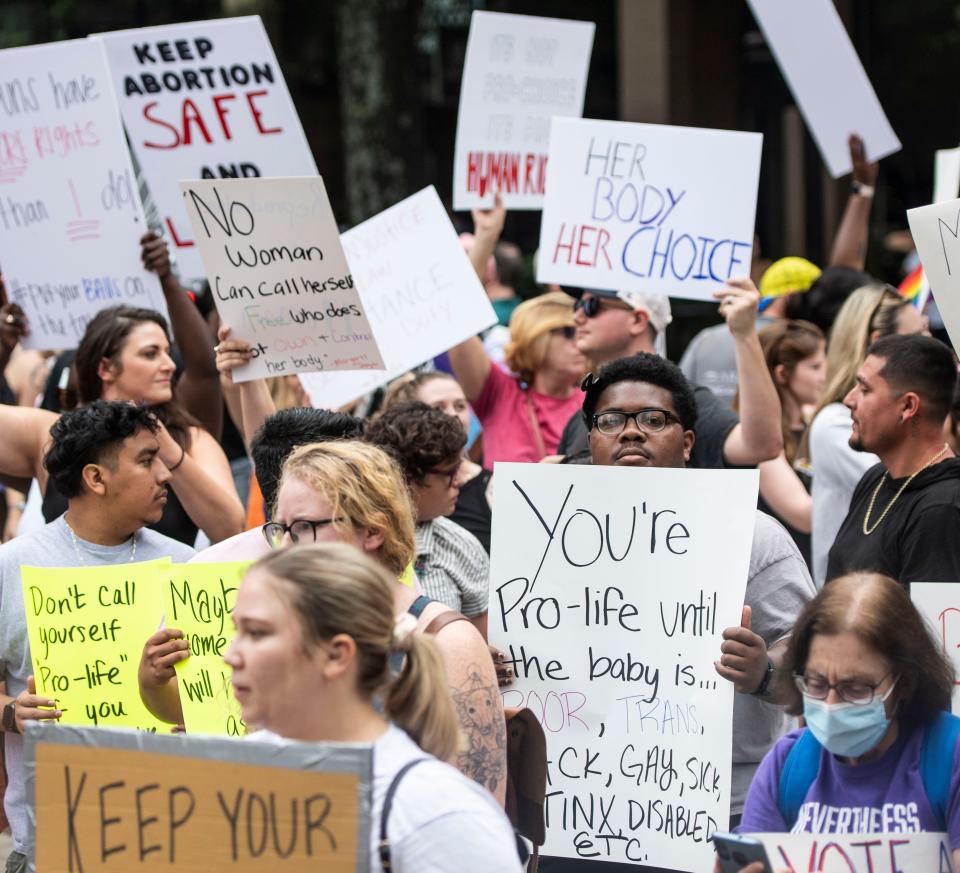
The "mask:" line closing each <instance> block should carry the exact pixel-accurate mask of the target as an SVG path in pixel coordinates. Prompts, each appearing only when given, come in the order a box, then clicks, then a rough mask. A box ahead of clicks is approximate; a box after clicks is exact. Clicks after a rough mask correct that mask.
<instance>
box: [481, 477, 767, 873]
mask: <svg viewBox="0 0 960 873" xmlns="http://www.w3.org/2000/svg"><path fill="white" fill-rule="evenodd" d="M495 476H496V482H497V487H496V489H495V490H494V513H493V540H492V546H493V548H492V552H491V570H490V610H489V633H490V642H491V643H492V644H494V645H496V646H497V647H498V648H500V649H501V650H502V651H503V652H505V653H506V656H507V661H508V663H509V664H510V665H511V666H512V667H513V668H514V671H515V673H516V676H517V680H516V682H515V684H514V685H513V686H511V687H510V688H507V689H505V690H504V691H503V692H502V695H503V703H504V705H505V706H527V707H529V708H530V709H531V710H533V712H534V713H535V714H536V716H537V718H538V719H539V720H540V722H541V724H542V725H543V728H544V732H545V734H546V737H547V759H548V762H549V764H548V779H549V782H548V784H549V786H550V787H549V788H548V790H547V798H546V825H547V839H546V845H545V846H544V848H543V852H544V854H546V855H557V856H562V857H568V858H591V859H594V860H606V861H617V862H621V863H623V862H633V863H639V864H644V865H647V866H652V867H668V868H670V869H676V870H708V869H710V866H711V864H712V851H713V850H712V847H711V844H710V838H711V836H712V834H713V832H714V831H716V830H726V829H727V822H728V820H729V815H730V790H731V754H730V750H731V741H732V738H731V733H732V718H733V686H732V685H731V684H730V683H729V682H727V681H725V680H723V679H721V678H720V677H719V676H718V675H717V674H716V671H715V670H714V666H713V664H714V661H715V660H716V659H717V657H718V656H719V652H720V644H721V641H722V640H721V634H722V632H723V630H724V629H725V628H727V627H730V626H733V625H738V624H739V623H740V615H741V608H742V605H743V597H744V591H745V588H746V580H747V572H748V566H749V557H750V548H751V542H752V538H753V525H754V519H755V516H756V495H757V473H756V471H754V470H750V471H747V470H736V471H734V470H723V471H718V470H670V469H644V470H640V469H626V468H621V467H576V466H555V465H542V464H497V465H496V471H495ZM720 519H722V523H720V522H719V520H720ZM718 555H722V556H723V560H722V561H718V560H717V556H718Z"/></svg>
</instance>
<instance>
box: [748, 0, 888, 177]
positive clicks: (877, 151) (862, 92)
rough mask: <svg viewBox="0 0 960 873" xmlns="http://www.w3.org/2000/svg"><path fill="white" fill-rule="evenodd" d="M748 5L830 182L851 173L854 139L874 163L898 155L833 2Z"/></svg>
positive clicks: (776, 0)
mask: <svg viewBox="0 0 960 873" xmlns="http://www.w3.org/2000/svg"><path fill="white" fill-rule="evenodd" d="M747 2H748V3H749V4H750V8H751V9H752V10H753V15H754V17H755V18H756V19H757V24H759V25H760V30H762V31H763V37H764V39H765V40H766V41H767V45H768V46H769V47H770V51H771V52H773V56H774V57H775V58H776V60H777V64H778V65H779V66H780V72H781V73H783V78H784V79H786V82H787V85H788V86H789V87H790V90H791V92H792V93H793V98H794V100H796V101H797V106H798V107H799V109H800V111H801V112H802V113H803V117H804V119H806V122H807V127H808V128H809V130H810V134H811V136H813V139H814V141H815V142H816V144H817V148H818V149H820V155H821V156H822V157H823V160H824V163H825V164H826V165H827V168H828V169H829V170H830V175H831V176H833V177H834V178H835V179H836V178H837V177H839V176H843V175H845V174H846V173H849V172H850V171H851V170H852V169H853V165H852V164H851V163H850V147H849V145H848V144H847V139H848V137H849V136H850V134H851V133H856V134H859V135H860V137H861V138H862V139H863V142H864V145H865V146H866V150H867V158H868V159H869V160H871V161H878V160H880V158H884V157H886V156H887V155H892V154H893V153H894V152H898V151H900V148H901V146H900V140H899V139H897V135H896V134H895V133H894V132H893V128H892V127H891V126H890V122H889V121H888V120H887V116H886V115H885V114H884V112H883V107H882V106H881V105H880V101H879V100H878V99H877V94H876V92H875V91H874V90H873V86H872V85H871V84H870V80H869V79H868V78H867V74H866V72H865V71H864V69H863V64H861V63H860V58H859V57H857V51H856V49H855V48H854V47H853V43H851V42H850V37H849V36H848V35H847V31H846V30H845V29H844V26H843V22H842V21H841V20H840V15H839V13H838V12H837V10H836V7H835V6H834V5H833V0H803V2H802V3H784V2H783V0H747Z"/></svg>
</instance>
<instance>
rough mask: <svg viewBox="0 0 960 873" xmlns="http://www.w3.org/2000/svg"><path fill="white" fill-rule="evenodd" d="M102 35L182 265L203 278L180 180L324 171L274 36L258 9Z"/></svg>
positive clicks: (126, 119)
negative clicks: (315, 158)
mask: <svg viewBox="0 0 960 873" xmlns="http://www.w3.org/2000/svg"><path fill="white" fill-rule="evenodd" d="M97 38H98V39H100V40H102V41H103V44H104V45H105V46H106V50H107V58H108V60H109V63H110V70H111V73H112V75H113V81H114V83H115V85H116V91H117V95H118V97H119V101H120V111H121V113H122V115H123V123H124V125H125V126H126V128H127V134H128V135H129V137H130V144H131V146H132V148H133V151H134V154H136V156H137V160H138V162H139V163H140V166H141V168H142V169H143V173H144V175H145V177H146V180H147V184H148V185H149V188H150V193H151V195H152V197H153V199H154V201H155V202H156V204H157V208H158V209H159V211H160V217H161V221H162V222H163V226H164V229H165V231H166V233H167V236H168V238H169V241H170V247H171V249H172V251H173V253H174V255H175V256H176V258H177V261H178V266H179V269H180V270H181V272H182V273H183V275H184V276H187V277H189V278H191V279H196V278H201V277H202V276H203V275H204V271H203V263H202V261H201V259H200V253H199V251H198V250H197V245H198V241H197V239H196V237H195V236H194V235H193V234H192V233H191V229H190V223H189V221H188V220H187V215H186V210H185V209H184V207H183V204H182V200H181V198H180V191H179V188H178V187H177V183H178V182H179V181H180V180H181V179H216V178H248V177H255V176H314V175H316V173H317V167H316V164H315V163H314V161H313V155H312V154H311V152H310V147H309V145H308V144H307V140H306V137H305V136H304V133H303V128H302V126H301V125H300V119H299V117H298V116H297V111H296V109H295V108H294V105H293V101H292V100H291V99H290V92H289V91H288V90H287V84H286V82H285V81H284V78H283V73H282V72H281V70H280V65H279V64H278V63H277V58H276V55H274V53H273V47H272V46H271V45H270V39H269V38H268V36H267V33H266V31H265V30H264V29H263V23H262V22H261V21H260V17H259V16H257V15H253V16H249V17H244V18H226V19H222V20H219V21H195V22H188V23H184V24H171V25H163V26H160V27H143V28H137V29H135V30H121V31H116V32H114V33H105V34H100V35H99V36H98V37H97Z"/></svg>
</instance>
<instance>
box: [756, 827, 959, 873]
mask: <svg viewBox="0 0 960 873" xmlns="http://www.w3.org/2000/svg"><path fill="white" fill-rule="evenodd" d="M750 836H752V837H753V838H754V839H758V840H760V842H762V843H763V845H764V846H765V848H766V850H767V858H768V859H769V861H770V865H771V866H772V867H773V869H774V870H780V869H781V868H789V869H790V870H796V871H797V873H801V871H802V873H813V871H816V873H904V871H906V870H909V871H910V873H951V871H952V870H953V864H952V862H951V856H950V839H949V837H948V836H947V835H946V834H934V833H928V832H917V833H871V834H807V833H804V834H751V835H750Z"/></svg>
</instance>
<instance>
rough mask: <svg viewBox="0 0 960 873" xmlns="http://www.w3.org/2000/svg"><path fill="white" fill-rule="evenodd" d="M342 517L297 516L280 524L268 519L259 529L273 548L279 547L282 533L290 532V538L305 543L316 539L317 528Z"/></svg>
mask: <svg viewBox="0 0 960 873" xmlns="http://www.w3.org/2000/svg"><path fill="white" fill-rule="evenodd" d="M344 520H345V519H344V518H342V517H338V518H298V519H297V520H296V521H294V522H292V523H291V524H281V523H280V522H279V521H268V522H267V523H266V524H265V525H264V526H263V527H261V528H260V530H262V531H263V536H264V539H266V541H267V542H268V543H269V544H270V547H271V548H273V549H277V548H280V543H281V542H283V535H284V534H287V533H288V534H290V540H291V542H294V543H299V542H300V541H301V540H303V541H304V542H307V543H315V542H316V541H317V529H318V528H321V527H326V526H327V525H329V524H336V522H338V521H344Z"/></svg>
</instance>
